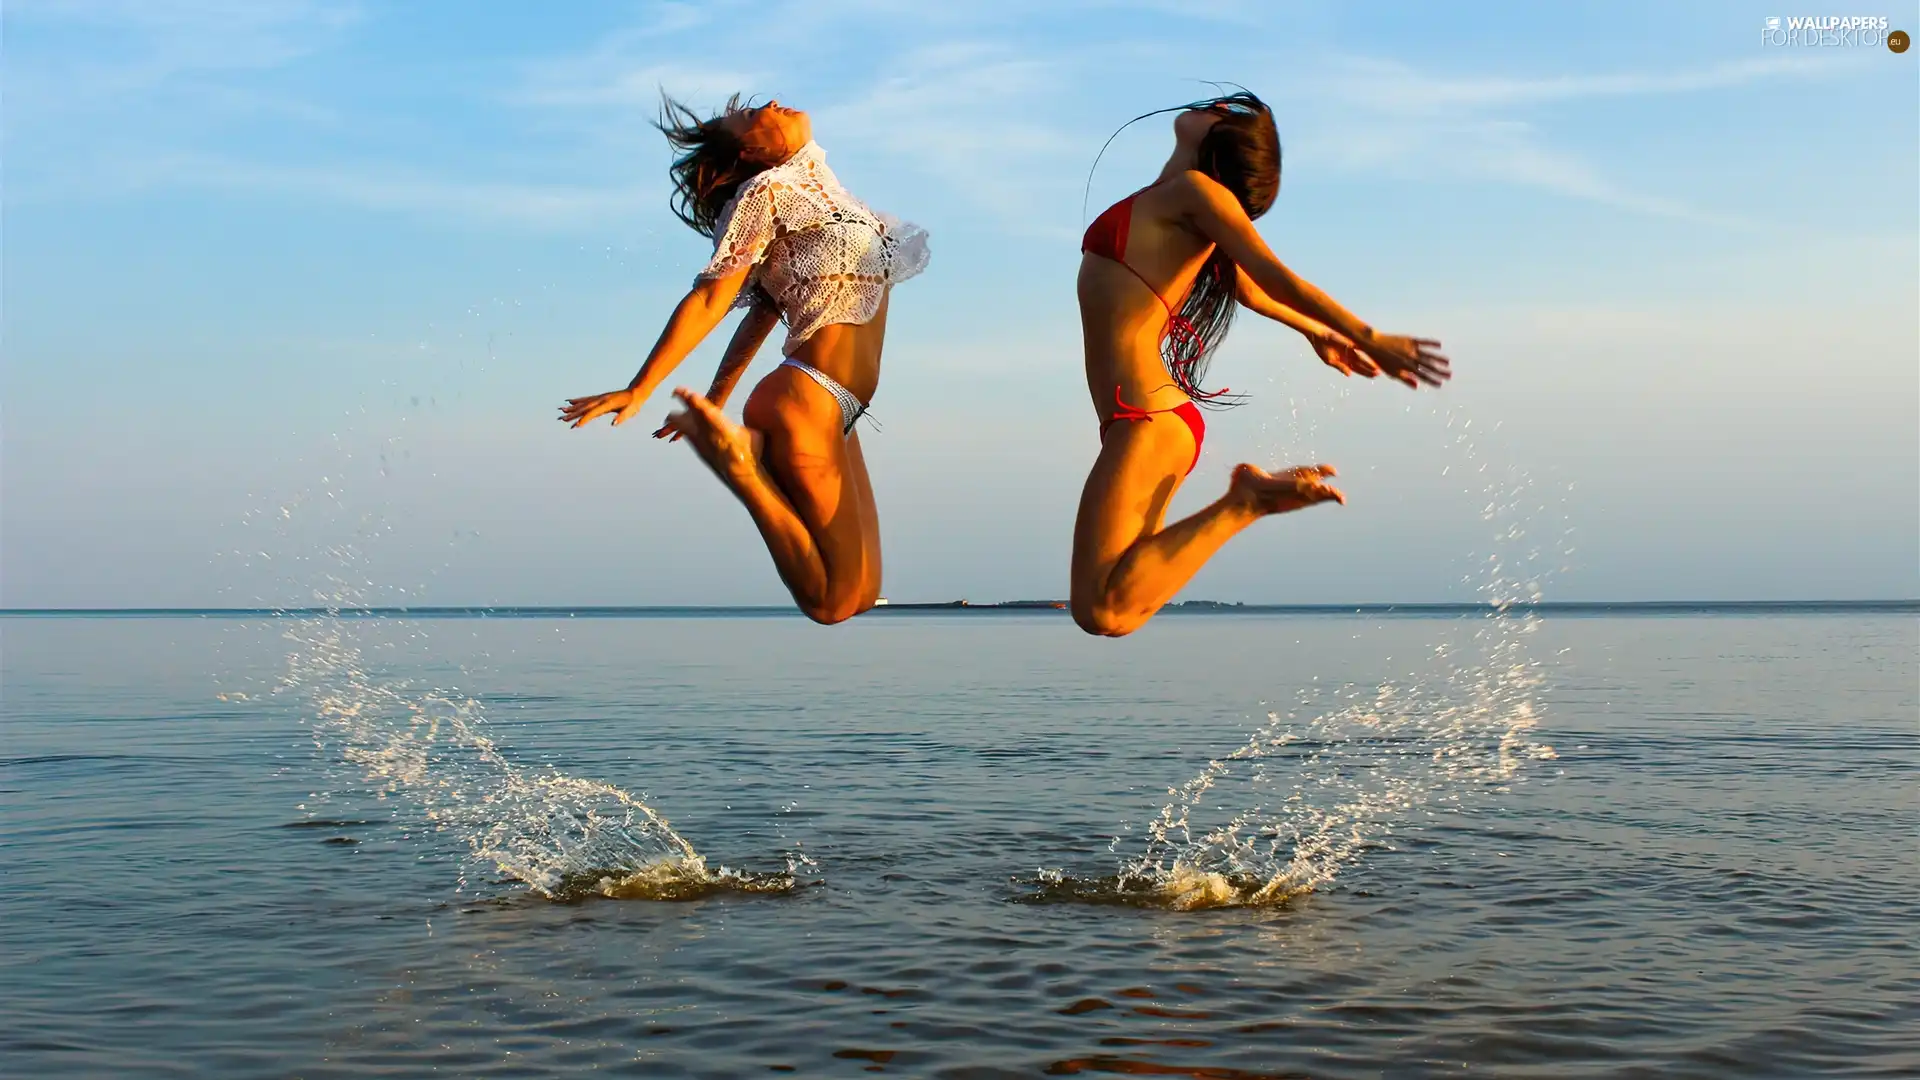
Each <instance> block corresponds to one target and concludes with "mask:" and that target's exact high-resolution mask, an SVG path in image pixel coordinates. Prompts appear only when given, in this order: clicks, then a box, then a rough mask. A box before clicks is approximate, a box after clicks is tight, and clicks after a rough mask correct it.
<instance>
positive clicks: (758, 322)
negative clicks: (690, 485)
mask: <svg viewBox="0 0 1920 1080" xmlns="http://www.w3.org/2000/svg"><path fill="white" fill-rule="evenodd" d="M778 325H780V310H779V309H778V308H776V307H774V306H772V305H771V304H768V303H767V302H766V300H765V299H764V298H763V299H762V300H761V301H760V302H759V303H757V304H755V305H753V306H752V307H750V308H748V309H747V315H746V317H745V318H743V319H741V320H740V325H739V326H736V327H734V330H733V340H732V341H729V342H727V351H726V352H724V353H722V354H720V368H719V370H718V371H715V372H714V373H713V386H712V387H710V388H709V389H708V390H707V400H708V401H711V402H713V404H714V407H716V408H719V407H723V406H725V405H726V403H727V398H728V397H730V396H732V394H733V388H734V386H736V385H737V384H738V383H739V382H740V376H742V375H744V374H746V372H747V367H748V365H750V364H752V363H753V358H754V355H755V354H756V353H758V352H759V351H760V346H762V345H764V344H766V341H767V335H769V334H771V333H773V328H774V327H776V326H778ZM653 437H654V438H656V439H666V440H667V441H668V442H677V441H679V439H680V432H679V431H677V430H675V429H674V427H673V425H671V424H664V425H662V426H661V428H660V430H659V431H656V432H654V433H653Z"/></svg>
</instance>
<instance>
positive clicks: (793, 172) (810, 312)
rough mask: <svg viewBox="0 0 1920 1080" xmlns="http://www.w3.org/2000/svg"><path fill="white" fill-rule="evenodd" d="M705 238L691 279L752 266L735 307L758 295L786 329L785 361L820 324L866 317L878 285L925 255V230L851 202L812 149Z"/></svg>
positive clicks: (731, 207) (761, 183)
mask: <svg viewBox="0 0 1920 1080" xmlns="http://www.w3.org/2000/svg"><path fill="white" fill-rule="evenodd" d="M714 237H715V239H714V244H713V261H712V262H710V263H708V264H707V268H706V269H705V270H702V271H700V275H699V276H700V278H702V279H706V278H721V277H726V276H727V275H729V274H733V273H735V272H737V271H739V270H740V269H741V268H742V267H747V266H751V267H753V271H752V272H751V273H750V274H749V275H748V276H747V281H746V284H744V285H742V286H741V288H740V298H739V299H738V300H736V301H735V302H734V306H735V307H749V306H751V305H752V303H753V300H754V292H753V287H754V286H755V285H759V286H760V287H761V288H763V289H765V290H766V292H767V295H769V296H771V297H773V300H774V303H776V304H778V305H779V307H780V316H781V318H783V319H785V320H786V323H787V341H786V344H785V345H784V346H783V347H782V349H781V351H782V352H783V353H784V354H785V355H787V356H792V355H793V354H794V352H795V351H796V350H798V349H799V348H800V346H801V344H802V343H804V342H805V341H806V340H807V339H808V338H809V337H812V336H813V334H814V332H815V331H816V330H819V329H820V328H821V327H823V326H828V325H831V324H833V323H855V324H858V323H864V322H867V321H868V320H870V319H872V318H873V316H874V314H875V313H876V312H878V311H879V310H880V300H881V298H882V297H883V296H884V295H885V294H886V289H887V286H889V285H894V284H897V283H899V282H902V281H905V280H906V279H908V278H910V277H912V276H914V275H915V274H918V273H919V272H920V271H922V270H925V269H926V268H927V258H928V254H929V253H928V251H927V232H926V230H925V229H922V228H921V227H919V226H918V225H914V224H912V223H910V222H904V221H901V220H900V219H898V218H896V217H893V216H891V215H888V214H876V213H875V212H874V211H873V210H872V209H870V208H869V207H868V206H867V204H865V203H863V202H861V201H860V200H859V199H856V198H854V196H853V193H852V192H849V191H848V190H847V189H846V188H843V187H841V186H840V181H839V180H838V179H837V178H836V177H835V176H834V175H833V170H831V169H829V168H827V152H826V151H825V150H822V149H820V146H819V144H817V143H812V142H809V143H808V144H807V145H805V146H803V147H801V148H800V150H799V151H798V152H796V153H795V154H794V155H793V156H792V157H790V158H788V159H787V160H786V161H784V162H782V163H781V164H779V165H776V166H774V167H773V168H771V169H768V170H767V171H765V172H763V173H761V174H759V175H758V176H755V177H754V178H753V179H751V180H748V181H747V182H746V183H744V184H742V185H740V190H739V192H738V193H736V194H735V195H734V197H733V200H732V201H731V202H729V203H728V204H727V205H726V208H725V209H724V210H722V211H721V212H720V220H719V222H718V223H717V224H716V226H715V228H714Z"/></svg>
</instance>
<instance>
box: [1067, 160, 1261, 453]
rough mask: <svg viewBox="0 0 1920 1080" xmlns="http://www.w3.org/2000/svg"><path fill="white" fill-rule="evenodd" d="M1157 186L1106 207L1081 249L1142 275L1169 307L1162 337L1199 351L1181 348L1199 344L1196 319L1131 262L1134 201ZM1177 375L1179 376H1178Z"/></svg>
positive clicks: (1216, 394) (1208, 395)
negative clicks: (1142, 193) (1187, 313)
mask: <svg viewBox="0 0 1920 1080" xmlns="http://www.w3.org/2000/svg"><path fill="white" fill-rule="evenodd" d="M1154 186H1156V185H1153V184H1149V185H1147V187H1143V188H1141V189H1140V191H1136V192H1134V193H1133V194H1131V195H1129V196H1127V197H1126V198H1124V199H1121V200H1120V201H1119V202H1117V203H1114V204H1113V205H1112V206H1109V207H1107V208H1106V209H1105V210H1102V211H1101V212H1100V216H1099V217H1097V218H1094V219H1093V224H1091V225H1088V226H1087V232H1086V235H1084V236H1082V237H1081V238H1080V250H1081V251H1083V252H1086V253H1088V254H1091V255H1098V256H1100V257H1101V258H1103V259H1112V260H1113V261H1114V262H1117V263H1119V264H1120V265H1121V266H1125V267H1126V268H1127V272H1128V273H1130V274H1132V275H1133V276H1134V277H1136V278H1139V279H1140V284H1142V285H1145V286H1146V287H1147V291H1148V292H1151V293H1152V294H1153V298H1154V299H1155V300H1158V301H1160V306H1161V307H1163V308H1166V309H1167V328H1166V329H1165V330H1164V331H1162V332H1161V338H1162V340H1165V339H1166V338H1172V339H1174V341H1175V343H1176V353H1180V352H1187V353H1191V352H1197V351H1198V350H1197V349H1195V348H1191V347H1189V348H1180V347H1179V346H1192V345H1195V344H1197V342H1196V341H1195V339H1197V338H1198V337H1199V336H1200V332H1199V331H1198V330H1196V329H1194V326H1193V323H1192V321H1191V320H1189V319H1188V318H1187V317H1186V316H1184V315H1182V314H1180V311H1179V309H1178V308H1176V307H1174V305H1172V304H1170V303H1168V302H1167V298H1166V297H1164V296H1161V295H1160V290H1159V289H1156V288H1154V287H1153V282H1151V281H1148V280H1147V279H1146V277H1145V275H1143V274H1141V273H1140V271H1138V270H1135V269H1134V268H1133V267H1132V266H1131V265H1129V264H1128V263H1127V235H1128V233H1129V232H1130V231H1131V229H1132V228H1133V200H1135V199H1137V198H1139V197H1140V192H1142V191H1146V190H1148V189H1149V188H1152V187H1154ZM1181 302H1182V303H1185V302H1186V298H1185V297H1181ZM1177 377H1178V376H1177V375H1176V378H1177ZM1182 389H1184V390H1187V391H1188V393H1189V395H1190V396H1193V397H1196V398H1214V397H1219V396H1220V395H1222V394H1225V393H1228V391H1227V389H1226V388H1225V387H1222V388H1221V389H1219V390H1216V391H1213V392H1212V393H1201V392H1200V391H1199V390H1198V389H1197V388H1195V387H1193V386H1192V385H1191V382H1190V381H1189V383H1188V384H1186V385H1183V386H1182ZM1130 419H1131V418H1130Z"/></svg>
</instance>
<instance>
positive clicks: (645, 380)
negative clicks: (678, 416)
mask: <svg viewBox="0 0 1920 1080" xmlns="http://www.w3.org/2000/svg"><path fill="white" fill-rule="evenodd" d="M751 269H752V267H749V266H743V267H741V268H740V269H739V270H737V271H735V272H734V273H732V274H729V275H727V276H726V277H717V278H702V279H701V280H699V281H697V282H695V283H694V286H693V288H691V289H689V290H687V295H686V296H685V297H683V298H682V299H681V301H680V303H679V304H678V305H676V306H675V307H674V309H673V317H672V318H669V319H668V320H667V325H666V328H665V329H663V330H661V331H660V339H659V340H658V341H655V342H654V343H653V350H652V351H651V352H649V353H647V359H646V362H645V363H643V364H641V365H640V371H639V373H638V374H636V375H635V376H634V377H633V381H632V382H630V383H628V384H627V388H626V389H625V390H614V391H612V392H610V393H605V394H594V395H592V396H590V397H580V398H570V399H568V401H567V404H566V407H565V408H563V409H561V410H560V419H561V420H562V421H564V422H567V423H570V424H572V425H573V426H574V427H579V426H580V425H582V424H585V423H587V422H589V421H591V420H594V419H596V418H597V417H601V416H604V415H606V414H608V413H613V414H615V415H614V417H613V423H614V426H615V427H618V426H620V425H621V424H624V423H626V422H627V420H628V419H630V418H631V417H632V416H633V414H634V413H637V412H639V411H640V406H641V405H643V404H645V403H646V400H647V398H648V397H649V396H651V395H652V393H653V392H654V391H655V390H656V389H658V388H659V386H660V384H661V383H663V382H665V381H666V379H667V376H669V375H671V374H673V369H675V368H677V367H679V366H680V363H681V361H683V360H685V359H686V358H687V354H688V353H690V352H692V351H693V350H694V347H695V346H697V345H699V344H700V343H701V342H702V341H704V340H706V337H707V335H708V334H711V333H713V328H714V327H716V326H718V325H720V320H721V319H722V318H723V317H725V316H726V314H727V309H728V308H730V307H732V306H733V301H734V298H735V297H737V296H739V295H740V287H741V285H743V284H744V283H745V282H746V280H747V274H748V273H749V272H750V271H751Z"/></svg>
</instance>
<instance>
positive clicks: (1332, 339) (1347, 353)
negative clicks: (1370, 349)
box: [1302, 323, 1380, 379]
mask: <svg viewBox="0 0 1920 1080" xmlns="http://www.w3.org/2000/svg"><path fill="white" fill-rule="evenodd" d="M1313 325H1314V327H1316V328H1317V329H1308V330H1304V331H1302V332H1303V333H1305V334H1306V335H1307V343H1308V344H1309V345H1311V346H1313V351H1314V354H1315V355H1316V356H1318V357H1320V360H1321V362H1322V363H1324V364H1326V365H1327V366H1328V367H1330V368H1332V369H1333V370H1335V371H1337V372H1339V373H1340V374H1342V375H1355V374H1357V375H1361V376H1363V377H1365V378H1369V379H1371V378H1373V377H1374V376H1376V375H1378V374H1380V366H1379V365H1378V364H1375V363H1374V362H1373V358H1372V357H1370V356H1368V355H1367V354H1366V353H1364V352H1362V351H1360V347H1359V346H1357V345H1355V344H1354V343H1353V339H1352V338H1349V337H1348V336H1347V335H1345V334H1343V333H1341V332H1340V331H1338V330H1335V329H1333V328H1331V327H1329V326H1325V325H1322V324H1320V323H1314V324H1313Z"/></svg>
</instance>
